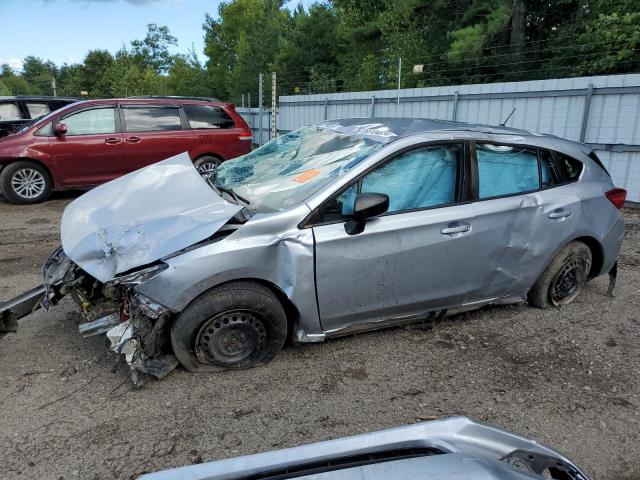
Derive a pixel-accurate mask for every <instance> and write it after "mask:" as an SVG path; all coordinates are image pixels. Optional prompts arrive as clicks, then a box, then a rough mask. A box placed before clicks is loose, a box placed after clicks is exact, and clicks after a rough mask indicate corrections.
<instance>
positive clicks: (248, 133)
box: [238, 130, 626, 193]
mask: <svg viewBox="0 0 640 480" xmlns="http://www.w3.org/2000/svg"><path fill="white" fill-rule="evenodd" d="M238 140H253V133H252V132H251V130H247V131H246V132H242V133H241V134H240V135H239V136H238ZM625 193H626V192H625Z"/></svg>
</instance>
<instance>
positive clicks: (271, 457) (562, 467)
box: [141, 417, 587, 480]
mask: <svg viewBox="0 0 640 480" xmlns="http://www.w3.org/2000/svg"><path fill="white" fill-rule="evenodd" d="M535 478H538V479H540V478H544V479H557V480H587V476H586V475H585V474H584V473H583V472H581V471H580V469H579V468H578V467H577V466H576V465H575V464H573V463H572V462H571V461H570V460H569V459H567V458H566V457H564V456H562V455H561V454H560V453H558V452H556V451H554V450H552V449H550V448H549V447H546V446H544V445H542V444H540V443H538V442H536V441H535V440H530V439H527V438H523V437H520V436H518V435H515V434H513V433H509V432H506V431H504V430H501V429H499V428H495V427H492V426H490V425H485V424H482V423H478V422H473V421H471V420H469V419H467V418H464V417H453V418H449V419H446V420H436V421H431V422H422V423H417V424H414V425H407V426H405V427H398V428H393V429H389V430H382V431H380V432H372V433H365V434H362V435H355V436H352V437H345V438H339V439H336V440H330V441H327V442H320V443H313V444H310V445H303V446H299V447H294V448H289V449H286V450H276V451H272V452H265V453H260V454H257V455H249V456H245V457H238V458H230V459H226V460H220V461H217V462H211V463H203V464H200V465H189V466H185V467H181V468H175V469H171V470H165V471H162V472H156V473H151V474H147V475H143V476H142V477H141V480H177V479H180V480H230V479H236V480H239V479H243V480H257V479H262V480H284V479H305V480H406V479H416V480H421V479H424V480H444V479H446V480H451V479H475V480H480V479H482V480H526V479H530V480H531V479H535Z"/></svg>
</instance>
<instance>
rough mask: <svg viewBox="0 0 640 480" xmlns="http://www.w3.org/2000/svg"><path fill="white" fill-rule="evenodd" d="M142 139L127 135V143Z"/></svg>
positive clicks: (137, 141) (138, 141)
mask: <svg viewBox="0 0 640 480" xmlns="http://www.w3.org/2000/svg"><path fill="white" fill-rule="evenodd" d="M141 141H142V139H141V138H140V137H129V138H127V143H140V142H141Z"/></svg>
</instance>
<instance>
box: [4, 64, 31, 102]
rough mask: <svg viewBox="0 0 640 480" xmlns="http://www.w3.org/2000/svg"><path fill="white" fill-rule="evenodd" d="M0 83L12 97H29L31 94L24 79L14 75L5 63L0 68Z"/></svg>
mask: <svg viewBox="0 0 640 480" xmlns="http://www.w3.org/2000/svg"><path fill="white" fill-rule="evenodd" d="M0 81H2V83H4V85H5V86H6V87H7V88H8V89H9V91H10V92H11V94H12V95H29V94H31V93H33V91H32V89H31V88H30V86H29V84H28V83H27V81H26V80H25V79H24V77H23V76H21V75H16V74H15V73H14V72H13V70H12V69H11V67H10V66H9V65H7V64H6V63H5V64H3V65H2V67H0Z"/></svg>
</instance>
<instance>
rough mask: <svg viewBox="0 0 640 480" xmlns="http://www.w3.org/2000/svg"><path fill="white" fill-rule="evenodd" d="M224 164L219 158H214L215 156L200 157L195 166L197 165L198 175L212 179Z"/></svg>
mask: <svg viewBox="0 0 640 480" xmlns="http://www.w3.org/2000/svg"><path fill="white" fill-rule="evenodd" d="M221 163H222V160H220V159H219V158H218V157H214V156H213V155H206V156H204V157H200V158H199V159H197V160H196V161H195V162H193V164H194V165H195V167H196V169H197V170H198V173H200V175H202V176H203V177H211V176H212V175H213V174H215V173H216V170H218V167H219V166H220V164H221Z"/></svg>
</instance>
